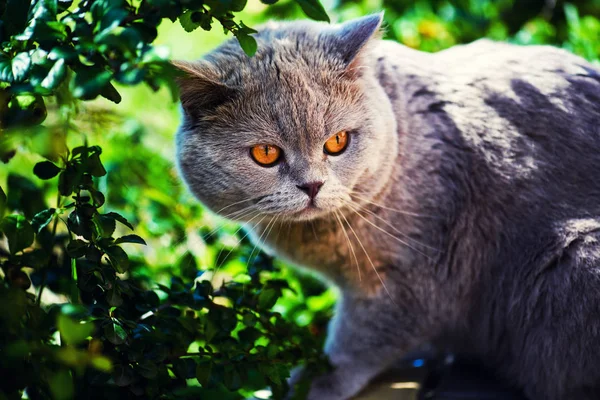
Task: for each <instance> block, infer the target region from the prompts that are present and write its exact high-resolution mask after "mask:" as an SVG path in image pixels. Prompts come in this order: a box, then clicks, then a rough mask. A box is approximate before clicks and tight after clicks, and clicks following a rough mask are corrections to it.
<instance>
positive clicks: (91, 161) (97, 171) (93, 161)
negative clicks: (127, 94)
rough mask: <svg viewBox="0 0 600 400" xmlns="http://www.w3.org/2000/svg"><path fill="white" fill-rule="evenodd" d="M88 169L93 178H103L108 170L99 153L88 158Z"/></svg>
mask: <svg viewBox="0 0 600 400" xmlns="http://www.w3.org/2000/svg"><path fill="white" fill-rule="evenodd" d="M111 86H112V85H111ZM119 98H120V97H119ZM87 168H88V172H89V173H90V174H92V176H95V177H101V176H104V175H106V169H105V168H104V165H102V161H100V154H98V153H94V154H92V155H90V156H89V157H88V159H87Z"/></svg>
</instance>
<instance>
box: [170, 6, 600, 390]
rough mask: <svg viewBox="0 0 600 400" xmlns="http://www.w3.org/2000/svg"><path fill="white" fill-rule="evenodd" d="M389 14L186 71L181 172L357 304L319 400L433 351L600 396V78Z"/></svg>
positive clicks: (333, 341)
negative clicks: (422, 47) (412, 40)
mask: <svg viewBox="0 0 600 400" xmlns="http://www.w3.org/2000/svg"><path fill="white" fill-rule="evenodd" d="M380 25H381V15H371V16H367V17H364V18H361V19H358V20H354V21H350V22H348V23H345V24H341V25H325V24H320V23H315V22H292V23H278V24H276V23H272V24H267V25H266V26H264V27H263V28H262V29H261V30H260V32H259V33H258V34H256V36H255V37H256V39H257V41H258V44H259V47H258V52H257V53H256V55H255V56H254V57H252V58H249V57H247V56H246V55H245V54H244V53H243V51H242V50H241V49H240V47H239V45H238V44H237V43H236V42H235V41H228V42H226V43H224V44H223V45H222V46H220V47H219V48H217V49H216V50H215V51H213V52H212V53H210V54H208V55H207V56H206V57H205V58H204V59H203V60H202V61H199V62H196V63H184V62H180V63H176V65H177V66H178V67H179V68H180V69H182V70H183V71H184V72H185V73H186V74H185V76H184V77H182V78H181V79H180V80H179V83H180V86H181V100H182V106H183V110H184V118H183V122H182V125H181V127H180V130H179V133H178V135H177V151H178V160H179V167H180V170H181V173H182V175H183V177H184V179H185V181H186V182H187V184H188V185H189V187H190V189H191V191H192V192H193V193H194V194H195V195H196V196H197V197H198V198H199V199H200V200H201V201H202V202H203V203H204V204H205V205H206V206H207V207H208V208H210V209H211V210H213V211H214V212H217V213H219V214H221V215H223V216H225V217H226V218H230V219H232V220H236V221H243V222H247V223H248V225H249V226H250V228H251V231H252V234H253V237H254V241H255V242H256V243H259V244H260V245H261V246H263V247H264V248H265V249H266V250H267V251H271V252H272V253H273V254H276V255H277V256H278V257H281V258H283V259H285V260H288V261H289V262H291V263H294V264H296V265H299V266H304V267H306V268H310V269H312V270H315V271H317V272H318V273H319V274H320V275H322V276H323V277H324V278H325V279H327V280H328V281H330V282H333V283H334V284H335V285H337V286H339V288H340V289H341V292H342V299H341V301H340V302H339V305H338V309H337V315H336V317H335V319H334V321H333V322H332V323H331V325H330V330H329V336H328V341H327V345H326V352H327V354H328V355H329V357H330V359H331V362H332V364H333V365H334V366H335V370H334V371H333V372H331V373H330V374H329V375H327V376H323V377H320V378H317V379H316V380H315V381H313V383H312V386H311V390H310V393H309V398H310V399H311V400H334V399H348V398H351V397H352V396H354V395H355V394H357V393H358V392H359V391H360V390H361V389H362V388H363V387H364V386H365V385H366V384H367V383H368V382H369V380H371V379H372V378H373V377H374V376H376V375H377V374H379V373H381V372H382V371H383V370H385V369H386V368H388V367H389V366H390V365H391V364H393V363H394V362H395V361H396V360H397V359H398V358H400V357H401V356H402V355H403V354H406V352H407V351H409V350H411V349H413V348H415V347H416V346H419V345H420V344H422V343H425V342H430V343H434V344H436V345H437V346H438V347H439V348H440V349H449V350H452V351H456V352H462V353H468V354H472V355H474V356H477V357H479V358H480V359H481V360H482V361H483V362H485V363H487V364H488V365H489V367H491V368H493V369H494V370H495V371H497V373H498V374H499V375H500V376H501V377H503V378H504V379H505V380H506V381H508V382H510V383H512V384H514V385H515V386H518V387H520V388H522V389H523V390H524V391H525V393H526V394H527V395H528V396H529V397H530V398H531V399H545V400H558V399H561V400H563V399H598V398H600V179H599V178H600V70H599V69H598V68H597V67H594V66H592V65H591V64H589V63H588V62H586V61H585V60H583V59H581V58H579V57H577V56H574V55H572V54H569V53H567V52H566V51H563V50H559V49H556V48H552V47H544V46H529V47H518V46H514V45H509V44H501V43H493V42H490V41H478V42H475V43H472V44H469V45H465V46H457V47H454V48H452V49H449V50H446V51H442V52H439V53H436V54H426V53H422V52H419V51H415V50H411V49H409V48H406V47H404V46H402V45H399V44H397V43H393V42H388V41H383V40H381V39H380V37H379V36H380V35H379V31H380Z"/></svg>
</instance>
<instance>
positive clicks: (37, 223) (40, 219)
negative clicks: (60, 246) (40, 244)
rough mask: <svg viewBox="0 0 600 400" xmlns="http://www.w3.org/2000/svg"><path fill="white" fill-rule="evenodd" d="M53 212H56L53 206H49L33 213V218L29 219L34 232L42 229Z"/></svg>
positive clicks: (50, 219)
mask: <svg viewBox="0 0 600 400" xmlns="http://www.w3.org/2000/svg"><path fill="white" fill-rule="evenodd" d="M54 213H56V209H55V208H49V209H47V210H44V211H40V212H39V213H37V214H35V216H34V217H33V219H32V220H31V227H32V228H33V230H34V231H35V233H40V231H41V230H42V229H44V228H45V227H46V226H47V225H48V224H49V223H50V222H51V221H52V218H53V217H54Z"/></svg>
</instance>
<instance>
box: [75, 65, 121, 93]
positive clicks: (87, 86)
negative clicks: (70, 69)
mask: <svg viewBox="0 0 600 400" xmlns="http://www.w3.org/2000/svg"><path fill="white" fill-rule="evenodd" d="M110 78H111V73H110V72H109V71H104V70H102V69H99V68H88V69H81V70H78V71H77V73H76V74H75V79H73V80H72V81H71V92H72V93H73V96H75V97H77V98H80V99H82V100H92V99H95V98H96V97H97V96H98V95H99V94H100V93H102V91H103V90H104V87H105V86H106V85H107V84H108V83H109V82H110Z"/></svg>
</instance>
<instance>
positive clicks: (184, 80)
mask: <svg viewBox="0 0 600 400" xmlns="http://www.w3.org/2000/svg"><path fill="white" fill-rule="evenodd" d="M171 64H172V65H173V66H174V67H175V69H176V76H175V82H176V83H177V85H178V86H179V97H180V99H181V106H182V107H183V111H184V112H185V113H186V115H188V116H189V117H192V118H200V117H201V116H203V115H206V114H207V113H208V112H210V111H211V110H214V109H215V108H217V107H218V106H219V105H221V104H223V103H225V102H227V101H229V100H231V99H232V98H233V97H234V96H235V95H236V92H237V91H236V89H234V88H231V87H229V86H227V85H225V84H224V83H222V82H221V81H220V79H219V77H218V75H217V74H216V73H215V72H214V71H213V70H212V69H211V68H210V67H208V66H207V65H205V64H203V63H202V62H188V61H172V62H171Z"/></svg>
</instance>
